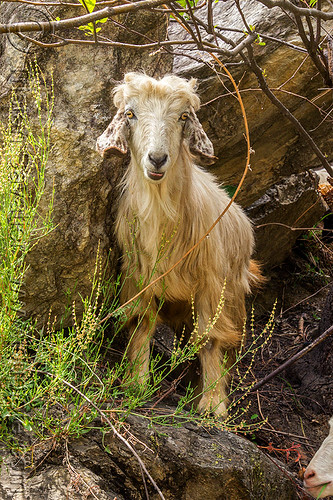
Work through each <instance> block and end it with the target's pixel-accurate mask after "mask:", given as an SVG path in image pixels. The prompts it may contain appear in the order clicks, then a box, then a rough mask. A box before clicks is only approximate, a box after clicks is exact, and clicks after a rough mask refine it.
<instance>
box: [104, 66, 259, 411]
mask: <svg viewBox="0 0 333 500" xmlns="http://www.w3.org/2000/svg"><path fill="white" fill-rule="evenodd" d="M195 83H196V81H195V80H194V79H191V80H190V81H187V80H185V79H182V78H178V77H176V76H165V77H164V78H162V79H160V80H156V79H154V78H150V77H148V76H146V75H143V74H139V73H128V74H126V75H125V79H124V83H123V84H121V85H119V86H117V87H116V88H115V91H114V103H115V105H116V107H117V108H118V112H117V114H116V115H115V117H114V119H113V120H112V122H111V123H110V125H109V126H108V128H107V129H106V131H105V132H104V133H103V135H101V136H100V137H99V139H98V141H97V150H98V151H99V152H100V153H101V154H102V155H104V153H105V152H106V151H109V152H110V153H111V154H117V155H119V154H120V155H124V154H126V152H127V149H128V145H129V149H130V152H131V161H130V164H129V167H128V170H127V172H126V174H125V176H124V180H123V194H122V198H121V200H120V206H119V211H118V218H117V223H116V234H117V238H118V242H119V244H120V246H121V248H122V251H123V262H122V270H123V275H124V276H125V275H127V276H130V278H127V279H126V280H125V281H124V283H123V288H122V293H121V301H122V302H124V301H127V300H128V299H130V298H131V297H133V296H134V295H135V294H136V293H137V292H138V283H140V286H142V285H146V284H148V283H149V281H151V277H152V276H153V274H154V273H155V276H158V275H160V274H162V273H164V272H165V271H167V270H168V269H169V268H170V267H171V266H172V265H173V264H174V263H176V262H177V261H178V260H179V259H180V257H182V256H183V254H185V252H187V250H189V249H190V248H191V247H192V246H193V245H194V244H195V243H196V242H197V241H198V240H199V239H200V237H202V236H203V235H204V234H205V232H206V231H207V229H208V228H209V227H210V226H211V225H212V223H213V222H214V221H215V220H216V219H217V217H218V216H219V214H220V213H221V212H222V211H223V209H224V208H225V207H226V205H227V204H228V202H229V197H228V195H227V194H226V192H225V191H224V190H223V189H220V187H219V186H218V184H217V182H216V180H215V179H214V177H213V176H212V175H211V174H210V173H208V172H205V171H204V170H202V169H201V168H200V167H198V166H197V165H196V164H194V162H193V159H194V158H197V159H198V160H199V163H201V164H208V165H209V164H211V163H213V162H214V160H215V159H216V158H215V157H214V151H213V146H212V143H211V142H210V140H209V139H208V137H207V136H206V134H205V132H204V130H203V128H202V126H201V124H200V123H199V121H198V118H197V117H196V114H195V111H197V110H198V109H199V106H200V100H199V97H198V96H197V94H196V93H195V91H194V86H195ZM168 241H169V243H168V244H167V242H168ZM133 242H134V245H135V248H136V250H137V255H136V257H135V259H133V258H132V259H131V257H130V253H131V248H132V247H133ZM253 245H254V240H253V231H252V227H251V223H250V221H249V220H248V218H247V217H246V215H245V214H244V213H243V211H242V209H241V208H240V207H239V206H237V205H236V204H235V203H234V204H232V206H231V207H230V208H229V210H228V211H227V212H226V214H225V215H224V216H223V218H222V220H221V222H220V223H219V224H218V225H217V226H216V227H215V228H214V229H213V231H212V232H211V234H210V237H207V238H206V239H205V240H204V241H203V242H202V243H201V244H200V245H199V247H197V248H196V249H195V250H194V251H192V253H190V254H189V255H188V256H187V258H186V259H185V260H183V261H182V263H181V264H179V265H178V266H177V267H176V268H175V269H174V270H172V271H171V272H170V273H169V274H168V275H167V276H166V277H165V278H164V280H163V282H162V281H159V282H158V283H156V284H155V285H154V286H153V287H151V288H149V290H148V291H146V292H145V293H144V294H143V295H142V296H141V302H140V305H139V306H138V307H137V308H136V310H135V311H134V312H133V314H132V315H131V317H130V318H129V321H128V328H129V330H130V338H131V340H130V345H129V358H130V360H131V361H132V362H136V363H137V365H138V370H139V380H140V382H142V383H144V381H145V380H147V377H148V376H149V343H150V339H151V337H152V336H153V334H154V332H155V329H156V325H157V324H158V323H161V322H163V323H166V324H168V325H170V326H171V327H173V328H174V329H175V330H177V329H178V330H179V328H180V329H182V327H183V325H187V326H188V327H189V328H192V330H193V319H192V314H191V302H192V300H193V303H194V307H195V312H196V314H197V317H198V326H199V328H198V333H197V334H196V338H198V335H200V334H201V335H202V332H204V331H205V328H206V325H207V324H208V323H209V321H210V320H211V319H212V318H213V316H214V314H215V311H216V308H217V306H218V304H219V300H220V297H221V291H222V289H223V286H224V283H225V282H226V288H225V291H224V299H225V304H224V307H223V310H222V313H221V315H220V317H219V319H218V320H217V321H216V323H215V325H214V327H213V328H212V329H211V330H210V331H209V333H208V338H207V337H206V338H205V339H203V340H202V347H201V349H200V351H199V354H198V355H199V359H200V363H201V372H202V375H201V380H202V384H201V390H202V393H203V395H202V398H201V400H200V402H199V405H198V409H199V410H200V411H205V410H209V409H211V410H212V411H214V412H215V413H216V414H223V413H225V412H226V397H227V393H226V390H227V387H226V384H227V378H228V377H227V376H226V375H224V372H225V368H226V365H230V364H231V359H232V358H233V354H234V350H235V348H237V347H238V346H239V345H240V341H241V335H242V329H243V324H244V318H245V305H244V298H245V294H246V293H248V292H249V291H250V284H251V283H252V282H255V281H257V280H259V279H260V278H259V277H260V273H259V270H258V267H257V266H256V264H255V262H254V261H251V260H250V257H251V254H252V251H253ZM161 247H162V253H163V258H162V256H161ZM166 248H167V249H166ZM161 298H163V300H164V301H165V303H164V305H163V307H162V309H161V310H159V306H158V304H159V300H160V299H161ZM225 353H227V355H228V358H229V362H228V363H225V362H224V359H225V358H224V355H225Z"/></svg>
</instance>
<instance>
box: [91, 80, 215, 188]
mask: <svg viewBox="0 0 333 500" xmlns="http://www.w3.org/2000/svg"><path fill="white" fill-rule="evenodd" d="M194 85H195V80H190V81H187V80H184V79H182V78H178V77H176V76H166V77H164V78H162V79H161V80H155V79H153V78H150V77H148V76H145V75H143V74H137V73H128V74H127V75H125V83H124V84H121V85H119V86H118V87H116V89H115V94H114V102H115V105H116V106H117V108H118V112H117V114H116V116H115V117H114V119H113V120H112V122H111V123H110V125H109V126H108V128H107V129H106V131H105V132H104V133H103V134H102V135H101V136H100V137H99V139H98V140H97V150H98V151H99V152H100V153H101V154H102V155H104V154H105V152H106V151H108V152H109V153H111V154H126V152H127V149H128V145H129V148H130V150H131V155H132V162H133V163H134V164H136V165H137V167H138V168H139V169H141V171H142V173H143V175H144V177H145V178H146V179H147V180H148V181H150V182H153V183H160V182H162V181H163V180H164V178H165V177H166V176H167V175H172V170H173V166H174V165H175V164H176V163H177V159H178V157H179V155H180V154H181V150H182V147H183V145H184V144H185V145H186V146H187V147H188V148H189V150H190V151H191V153H192V154H193V155H194V156H196V157H199V158H200V163H203V164H211V163H213V162H214V160H215V157H214V151H213V146H212V143H211V142H210V140H209V139H208V137H207V135H206V134H205V132H204V130H203V128H202V126H201V124H200V122H199V120H198V118H197V116H196V114H195V111H196V110H197V109H198V108H199V105H200V101H199V98H198V96H197V95H196V93H195V91H194Z"/></svg>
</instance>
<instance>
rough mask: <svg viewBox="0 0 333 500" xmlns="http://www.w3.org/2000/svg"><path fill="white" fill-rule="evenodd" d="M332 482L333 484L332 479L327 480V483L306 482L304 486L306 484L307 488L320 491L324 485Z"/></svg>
mask: <svg viewBox="0 0 333 500" xmlns="http://www.w3.org/2000/svg"><path fill="white" fill-rule="evenodd" d="M330 484H332V481H327V482H326V483H320V484H315V485H313V486H312V485H310V486H307V485H306V484H305V485H304V486H305V488H306V489H307V490H319V491H320V490H321V488H323V487H324V486H328V485H330ZM325 489H326V488H325ZM319 491H318V493H319ZM323 493H324V491H323Z"/></svg>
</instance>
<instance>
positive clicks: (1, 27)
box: [0, 0, 168, 33]
mask: <svg viewBox="0 0 333 500" xmlns="http://www.w3.org/2000/svg"><path fill="white" fill-rule="evenodd" d="M163 3H168V1H167V2H166V1H165V0H141V1H139V2H135V3H126V4H124V5H117V6H116V7H105V8H104V9H101V10H98V11H96V12H92V13H91V14H85V15H84V16H78V17H72V18H69V19H63V20H61V21H46V22H45V21H44V22H39V21H38V22H37V21H31V22H27V23H13V24H0V33H28V32H32V31H39V32H40V31H41V32H43V33H55V32H56V31H60V30H63V29H67V28H77V27H79V26H83V25H85V24H87V23H91V22H94V21H98V20H99V19H103V18H105V17H110V16H115V15H118V14H125V13H128V12H137V11H138V10H141V9H149V8H151V7H155V6H156V5H161V4H163Z"/></svg>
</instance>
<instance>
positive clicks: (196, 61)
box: [169, 0, 333, 270]
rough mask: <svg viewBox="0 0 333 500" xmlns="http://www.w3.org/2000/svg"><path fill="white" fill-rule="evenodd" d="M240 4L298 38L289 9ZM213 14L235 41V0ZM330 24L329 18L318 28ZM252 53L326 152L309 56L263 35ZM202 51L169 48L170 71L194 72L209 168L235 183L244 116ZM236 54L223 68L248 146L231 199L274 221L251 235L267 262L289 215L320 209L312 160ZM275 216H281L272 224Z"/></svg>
mask: <svg viewBox="0 0 333 500" xmlns="http://www.w3.org/2000/svg"><path fill="white" fill-rule="evenodd" d="M241 5H242V10H243V13H244V15H245V18H246V19H247V22H248V24H249V25H252V26H255V28H256V31H257V32H259V33H263V34H269V35H270V36H272V37H275V38H278V39H280V40H281V41H282V42H287V43H291V44H293V45H297V46H302V42H301V40H300V38H299V36H298V34H297V32H296V29H295V25H294V23H293V21H292V18H291V16H288V15H285V14H284V13H283V12H282V11H281V9H279V8H274V9H268V8H267V7H265V6H264V5H262V4H260V3H259V2H257V1H254V0H248V1H247V2H242V3H241ZM200 12H201V11H199V13H198V17H201V18H202V19H204V17H205V13H203V14H200ZM213 15H214V18H213V24H214V26H221V27H227V28H228V29H229V28H230V29H236V30H240V33H239V32H236V33H235V32H232V31H227V32H222V33H223V34H224V35H226V36H228V38H231V39H232V40H233V41H234V42H237V41H238V40H239V39H240V38H241V37H242V36H243V33H242V31H243V30H244V24H243V21H242V19H241V16H240V14H239V12H238V10H237V7H236V5H235V2H216V3H214V4H213ZM332 25H333V23H332V21H330V22H329V23H327V25H326V28H327V27H328V26H332ZM169 36H170V38H171V39H174V40H175V39H179V38H183V39H188V38H189V35H188V34H187V33H186V32H184V30H183V29H182V28H181V27H180V26H179V24H178V23H171V26H170V27H169ZM206 36H207V35H206ZM208 37H209V35H208ZM219 44H220V47H221V48H224V49H225V48H227V49H230V46H228V45H226V44H225V43H224V42H221V41H219ZM254 54H255V56H256V58H257V60H258V63H259V64H260V67H261V68H262V69H263V70H264V71H265V74H266V75H267V82H268V84H269V86H270V87H271V88H272V89H277V90H276V91H275V93H276V96H277V97H278V98H279V99H280V100H281V101H282V102H283V103H284V105H285V106H286V107H287V108H288V109H289V110H290V111H292V112H293V113H294V115H295V116H296V118H297V119H298V120H299V121H300V123H301V124H302V125H303V126H304V127H305V129H306V130H308V131H311V132H310V133H311V136H312V137H313V139H314V140H315V142H316V143H317V145H318V146H319V147H320V148H321V149H322V151H323V152H324V153H326V154H327V156H328V158H331V159H332V158H333V140H332V122H331V121H330V120H325V121H323V116H322V114H321V112H320V111H319V107H323V109H329V106H330V104H331V99H332V97H331V93H330V92H327V91H325V89H322V87H323V82H322V79H321V77H320V76H319V75H318V71H317V70H316V68H315V67H314V65H313V64H312V62H311V60H310V58H309V57H307V55H306V54H304V53H303V52H297V51H296V50H293V49H291V48H290V47H289V46H287V45H283V44H282V43H277V42H275V41H271V40H266V45H265V46H261V45H258V44H257V45H256V44H255V45H254ZM209 59H210V58H209V57H208V56H206V57H204V58H203V59H202V55H201V54H200V53H199V52H198V51H192V52H191V59H190V58H187V57H186V56H185V55H177V56H176V57H175V59H174V66H173V71H174V72H175V73H176V74H177V75H179V76H183V77H190V76H195V77H197V78H198V84H199V93H200V94H201V100H202V107H201V109H200V111H199V117H200V120H201V122H202V123H203V125H204V128H205V130H206V131H207V132H208V135H209V137H210V138H211V139H212V142H213V144H214V149H215V154H216V155H217V156H218V160H217V162H216V163H215V165H214V166H213V167H211V170H212V172H213V173H214V174H216V175H217V176H218V178H219V179H220V180H221V181H222V182H223V183H224V184H225V185H227V186H228V187H229V189H230V188H233V187H235V186H237V184H238V182H239V180H240V177H241V175H242V172H243V170H244V167H245V159H246V144H245V140H244V123H243V118H242V114H241V109H240V106H239V104H238V102H237V100H236V99H235V95H234V93H233V92H234V88H233V86H232V85H231V83H230V81H229V79H228V78H227V77H226V75H225V74H224V72H223V70H218V68H217V66H215V69H217V70H218V74H219V78H217V77H216V74H215V71H214V70H212V67H211V65H209V64H207V61H209ZM221 59H222V61H223V63H225V64H227V65H228V63H229V64H230V63H231V60H230V58H229V59H228V57H226V56H221ZM210 61H211V59H210ZM236 61H238V64H235V59H233V60H232V62H233V64H231V65H229V70H230V71H231V73H232V75H233V77H234V78H235V80H236V82H239V88H240V91H241V96H242V99H243V102H244V106H245V110H246V115H247V120H248V124H249V130H250V138H251V146H252V149H253V150H254V153H253V155H252V157H251V170H250V171H249V172H248V173H247V176H246V179H245V182H244V184H243V187H242V189H241V191H240V193H239V195H238V198H237V201H239V202H240V203H241V204H242V205H243V206H244V207H246V208H247V209H248V213H249V215H250V217H252V218H253V221H254V222H255V224H256V225H258V226H259V225H260V226H262V225H263V224H271V223H273V224H274V225H271V226H269V225H266V226H264V227H261V228H260V230H258V231H257V235H256V236H257V238H256V239H257V258H258V259H260V260H261V261H262V262H263V263H264V265H265V268H266V270H268V269H269V268H271V267H273V266H274V265H276V264H280V263H281V262H283V261H284V260H285V259H286V257H287V256H288V254H289V253H290V251H291V248H292V246H293V244H294V242H295V239H296V238H297V237H298V236H299V235H300V232H299V231H291V230H290V229H289V228H288V227H287V226H292V225H293V224H294V223H295V222H296V221H297V224H296V226H297V227H312V225H313V224H315V223H316V222H318V220H319V219H320V217H321V215H322V214H323V208H322V206H321V203H320V202H319V201H318V197H317V193H316V180H315V178H314V177H311V176H310V175H308V174H307V173H306V172H307V171H308V170H309V169H313V168H318V167H320V166H321V163H320V162H319V160H318V159H317V158H316V156H315V155H314V153H313V152H312V150H311V149H310V148H309V146H308V144H306V143H305V141H304V139H303V138H301V137H299V135H298V132H297V131H296V130H295V129H294V127H293V125H292V124H291V123H290V122H289V121H288V120H287V119H286V118H285V117H283V116H282V115H281V113H280V112H279V110H278V109H277V108H276V107H275V106H274V105H273V104H272V103H271V102H270V101H269V99H268V98H267V97H266V96H265V95H264V94H263V92H262V91H261V90H260V89H259V88H258V83H257V81H256V78H255V76H254V75H253V74H252V73H251V70H249V69H248V68H247V67H246V66H245V65H244V64H243V63H241V58H240V57H239V56H238V57H237V59H236ZM221 81H222V84H221ZM320 89H322V90H320ZM279 223H282V224H281V225H275V224H279Z"/></svg>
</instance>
